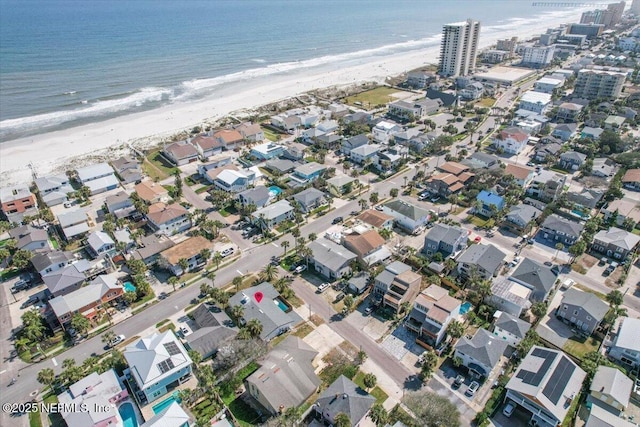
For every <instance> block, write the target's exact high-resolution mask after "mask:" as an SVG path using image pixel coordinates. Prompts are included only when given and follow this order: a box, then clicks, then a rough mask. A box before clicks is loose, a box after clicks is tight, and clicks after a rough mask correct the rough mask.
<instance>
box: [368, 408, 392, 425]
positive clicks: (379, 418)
mask: <svg viewBox="0 0 640 427" xmlns="http://www.w3.org/2000/svg"><path fill="white" fill-rule="evenodd" d="M369 418H371V421H373V422H374V424H375V425H376V426H377V427H381V426H384V425H386V424H387V421H388V420H389V414H388V413H387V410H386V409H384V406H382V404H380V403H377V402H376V403H374V404H373V406H372V407H371V411H370V412H369Z"/></svg>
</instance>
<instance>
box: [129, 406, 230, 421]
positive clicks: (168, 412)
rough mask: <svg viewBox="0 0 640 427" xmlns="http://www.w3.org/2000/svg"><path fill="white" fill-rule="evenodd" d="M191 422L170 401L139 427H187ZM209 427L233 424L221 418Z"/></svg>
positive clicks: (191, 419) (184, 413) (178, 407)
mask: <svg viewBox="0 0 640 427" xmlns="http://www.w3.org/2000/svg"><path fill="white" fill-rule="evenodd" d="M192 422H193V418H192V417H190V416H189V414H187V413H186V412H185V411H184V409H182V406H180V404H179V403H178V402H177V401H176V400H171V401H170V403H169V405H168V406H166V407H165V408H164V409H162V410H161V411H160V412H158V413H157V414H155V415H154V416H153V417H151V418H149V419H147V420H146V421H145V422H144V423H143V424H141V425H140V427H174V426H176V427H189V426H191V425H192V424H191V423H192ZM211 427H233V424H231V423H230V422H229V420H228V419H227V418H223V419H221V420H219V421H216V422H215V423H212V424H211Z"/></svg>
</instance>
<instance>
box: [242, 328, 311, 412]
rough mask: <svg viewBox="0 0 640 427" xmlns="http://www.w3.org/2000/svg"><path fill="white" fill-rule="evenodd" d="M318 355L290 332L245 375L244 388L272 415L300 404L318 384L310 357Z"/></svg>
mask: <svg viewBox="0 0 640 427" xmlns="http://www.w3.org/2000/svg"><path fill="white" fill-rule="evenodd" d="M317 355H318V352H317V351H315V350H314V349H313V348H311V346H309V344H307V343H305V342H304V341H302V339H300V338H298V337H295V336H293V335H291V336H288V337H287V338H286V339H285V340H284V341H282V342H281V343H280V344H278V345H277V346H275V347H274V348H273V349H272V350H271V351H270V352H269V353H267V355H266V356H264V358H262V359H261V360H260V361H259V362H258V363H259V365H260V367H259V368H258V370H257V371H255V372H254V373H252V374H251V375H249V376H248V377H247V378H246V379H245V380H244V381H245V388H246V390H247V391H248V392H249V394H250V395H251V397H253V398H254V399H255V400H257V401H258V402H259V403H260V405H261V406H262V407H263V408H265V409H266V410H267V411H269V413H271V414H272V415H279V414H282V413H284V411H285V410H287V409H289V408H297V407H299V406H301V405H302V404H303V403H304V402H305V401H306V400H307V399H308V398H309V397H310V396H311V395H312V394H314V393H315V392H316V391H317V390H318V387H319V386H320V378H318V376H317V375H316V374H315V372H314V367H313V359H314V358H315V357H316V356H317Z"/></svg>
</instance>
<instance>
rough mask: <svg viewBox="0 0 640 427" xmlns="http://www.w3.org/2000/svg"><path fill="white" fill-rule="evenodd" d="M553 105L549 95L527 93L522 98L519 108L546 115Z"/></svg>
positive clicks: (533, 92)
mask: <svg viewBox="0 0 640 427" xmlns="http://www.w3.org/2000/svg"><path fill="white" fill-rule="evenodd" d="M550 105H551V95H550V94H548V93H542V92H535V91H532V90H530V91H527V92H525V93H524V94H522V96H521V97H520V104H519V106H518V108H520V109H522V110H527V111H533V112H534V113H537V114H544V113H545V112H546V111H547V109H548V108H549V106H550Z"/></svg>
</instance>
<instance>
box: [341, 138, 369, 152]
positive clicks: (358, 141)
mask: <svg viewBox="0 0 640 427" xmlns="http://www.w3.org/2000/svg"><path fill="white" fill-rule="evenodd" d="M367 144H369V138H368V137H367V135H366V134H364V133H361V134H359V135H355V136H352V137H351V138H347V139H345V140H343V141H342V148H341V151H342V154H344V155H345V156H348V155H349V153H351V150H353V149H354V148H358V147H360V146H363V145H367Z"/></svg>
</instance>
